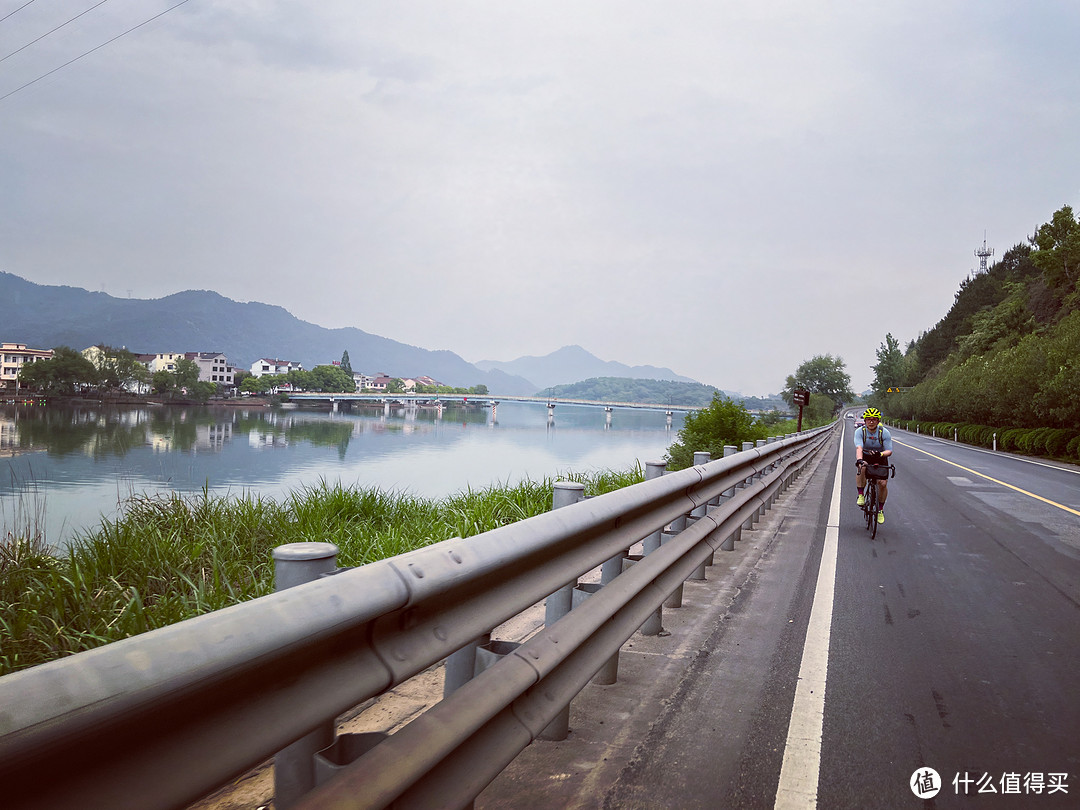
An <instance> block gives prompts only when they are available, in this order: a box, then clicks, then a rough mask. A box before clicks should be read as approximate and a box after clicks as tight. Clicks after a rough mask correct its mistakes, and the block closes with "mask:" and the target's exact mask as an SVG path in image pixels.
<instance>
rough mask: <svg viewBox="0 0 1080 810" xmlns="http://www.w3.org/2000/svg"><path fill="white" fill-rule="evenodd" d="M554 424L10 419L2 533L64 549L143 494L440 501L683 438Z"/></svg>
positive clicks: (95, 415) (620, 414) (555, 419)
mask: <svg viewBox="0 0 1080 810" xmlns="http://www.w3.org/2000/svg"><path fill="white" fill-rule="evenodd" d="M545 411H546V408H545V406H544V405H542V404H538V405H531V404H524V403H501V404H500V405H499V406H498V408H497V409H495V410H494V411H493V410H492V409H491V408H490V407H486V406H485V407H477V406H473V407H468V408H462V407H460V406H445V405H444V406H443V407H442V408H438V409H436V408H418V407H415V406H412V407H401V406H392V407H384V406H382V405H376V406H374V407H368V408H363V409H357V410H353V411H349V412H331V411H328V410H307V409H266V408H244V407H241V408H230V407H213V406H210V407H198V408H188V407H169V406H140V407H136V408H118V407H113V406H107V405H70V406H55V405H50V406H47V407H46V406H40V405H37V406H29V405H10V404H9V405H2V406H0V472H2V473H5V474H0V529H2V530H3V531H4V532H5V533H6V532H7V531H8V530H11V529H12V528H18V527H19V523H20V521H21V520H23V519H24V518H19V519H16V518H15V517H14V515H15V513H16V512H19V511H21V512H22V513H24V514H25V513H27V512H29V513H32V514H35V515H37V516H38V518H37V519H39V520H40V519H41V518H40V515H42V514H44V515H45V516H46V518H45V522H46V523H47V524H48V525H47V527H46V531H47V534H48V535H49V537H50V539H51V540H53V542H56V536H57V534H58V533H59V534H68V533H70V532H71V531H72V530H73V529H78V528H82V527H87V526H89V525H92V524H94V523H96V522H97V520H99V519H100V518H101V517H103V516H104V517H108V516H111V515H112V514H115V512H116V509H117V507H118V505H119V504H122V503H123V501H124V500H125V499H126V498H127V497H128V496H130V495H131V494H136V493H138V494H142V493H155V492H168V491H179V492H198V491H201V490H204V489H205V490H207V491H209V492H213V493H225V492H229V493H233V494H241V493H253V494H258V495H262V496H266V497H273V498H280V497H283V496H284V495H286V494H287V493H288V492H290V491H293V490H295V489H298V488H301V487H303V486H305V485H312V484H316V483H318V482H319V481H320V480H328V481H331V482H335V481H339V480H340V481H341V482H342V483H344V484H346V485H353V484H357V485H361V486H378V487H381V488H383V489H386V490H400V491H405V490H407V491H410V492H413V493H414V494H419V495H425V496H431V497H439V496H442V495H446V494H450V493H452V492H458V491H461V490H463V489H465V488H467V487H473V488H483V487H486V486H488V485H491V484H497V483H514V482H516V481H518V480H521V479H522V478H524V477H533V478H542V477H544V476H552V475H557V474H558V473H559V472H560V471H566V470H570V469H574V470H582V471H585V470H591V469H602V468H619V469H622V468H626V467H629V466H631V465H632V464H634V463H635V461H641V462H642V463H644V461H646V460H653V459H656V458H660V457H662V456H663V453H664V450H665V449H666V448H667V446H668V445H669V444H670V443H671V441H672V440H673V438H674V436H673V432H674V431H677V430H678V428H679V427H680V426H681V424H682V416H681V415H677V416H676V419H675V423H674V425H667V424H666V417H665V415H664V413H663V412H662V411H634V410H619V409H617V410H615V411H614V413H605V411H604V410H603V409H602V408H587V407H578V406H570V405H563V404H560V405H559V408H558V412H557V413H556V414H554V415H553V414H551V413H550V412H548V413H546V412H545ZM609 417H610V418H609ZM5 468H6V469H5ZM28 499H29V500H31V501H33V503H31V504H30V505H29V506H28V505H27V503H26V501H27V500H28ZM41 501H44V502H45V505H44V506H42V505H41V503H40V502H41Z"/></svg>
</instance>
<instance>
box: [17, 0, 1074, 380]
mask: <svg viewBox="0 0 1080 810" xmlns="http://www.w3.org/2000/svg"><path fill="white" fill-rule="evenodd" d="M178 2H180V0H108V2H101V0H78V2H76V0H31V2H30V3H29V4H27V3H26V0H0V18H2V19H0V270H2V271H6V272H9V273H13V274H15V275H18V276H21V277H23V278H26V279H28V280H30V281H33V282H35V283H38V284H48V285H70V286H76V287H82V288H85V289H89V290H93V291H104V292H107V293H109V294H110V295H114V296H117V297H130V298H145V299H150V298H161V297H163V296H166V295H170V294H172V293H175V292H180V291H183V290H189V289H205V290H214V291H216V292H218V293H220V294H222V295H224V296H226V297H228V298H232V299H234V300H237V301H259V302H263V303H267V304H274V305H278V306H282V307H284V308H285V309H287V310H289V311H290V312H291V313H292V314H293V315H295V316H296V317H298V318H300V319H302V320H305V321H309V322H312V323H316V324H318V325H320V326H324V327H328V328H337V327H357V328H360V329H363V330H364V331H367V332H370V333H374V334H377V335H381V336H383V337H388V338H392V339H394V340H398V341H402V342H404V343H408V344H411V345H416V346H421V347H424V348H427V349H449V350H451V351H453V352H456V353H457V354H459V355H461V356H462V357H464V358H465V359H466V360H469V361H471V362H477V361H480V360H504V361H506V360H513V359H515V358H517V357H520V356H523V355H545V354H548V353H549V352H552V351H554V350H556V349H558V348H560V347H562V346H566V345H572V344H577V345H580V346H582V347H584V348H585V349H587V350H588V351H590V352H592V353H593V354H595V355H596V356H598V357H600V358H602V359H604V360H616V361H619V362H622V363H626V364H628V365H643V364H648V365H655V366H663V367H668V368H671V369H673V370H674V371H676V372H677V373H679V374H682V375H685V376H688V377H692V378H694V379H696V380H698V381H700V382H703V383H707V384H709V385H715V386H717V387H719V388H722V389H725V390H731V391H739V392H741V393H743V394H746V395H764V394H768V393H775V392H777V391H779V390H781V389H782V388H783V386H784V383H785V380H786V377H787V376H788V375H789V374H792V373H794V372H795V370H796V369H797V368H798V366H799V365H800V364H801V363H803V362H804V361H806V360H808V359H810V358H812V357H814V356H816V355H822V354H829V355H832V356H834V357H840V358H842V360H843V361H844V364H845V368H846V370H847V372H848V373H849V374H850V375H851V379H852V387H853V388H854V390H855V391H861V390H863V389H865V388H867V387H868V386H869V384H870V383H871V382H872V380H873V370H872V366H873V364H874V363H875V362H876V361H877V357H876V352H877V350H878V348H879V347H880V346H881V345H882V343H883V342H884V338H885V335H886V333H890V334H892V335H893V336H894V337H896V338H897V339H898V340H899V341H900V343H901V346H906V344H907V343H908V342H909V341H911V340H913V339H915V338H916V337H918V335H919V334H920V333H922V332H924V331H926V330H928V329H930V328H931V327H933V326H934V324H935V323H936V322H937V321H938V320H939V319H940V318H942V317H943V316H944V315H945V314H946V312H947V311H948V309H949V307H950V306H951V304H952V301H953V294H954V293H955V292H956V290H957V289H958V287H959V285H960V283H961V282H962V281H963V280H964V279H965V278H966V277H967V276H968V275H969V274H971V273H972V272H973V271H974V270H975V269H976V268H977V267H978V262H979V260H978V259H977V258H976V257H975V255H974V251H975V249H977V248H980V247H981V246H982V244H983V240H984V238H985V240H986V243H987V245H988V246H989V247H992V248H993V249H994V250H995V255H994V258H993V259H992V260H991V261H993V260H995V259H996V258H997V257H1000V256H1001V254H1003V253H1004V252H1005V251H1006V250H1008V249H1009V248H1010V247H1012V246H1014V245H1016V244H1019V243H1021V242H1023V241H1025V240H1026V239H1027V237H1028V236H1029V235H1031V234H1032V233H1033V232H1034V231H1035V229H1036V227H1037V226H1038V225H1039V224H1041V223H1044V222H1047V221H1049V219H1050V218H1051V216H1052V215H1053V212H1054V211H1056V210H1058V209H1059V208H1061V207H1062V206H1063V205H1066V204H1068V205H1072V206H1073V207H1074V208H1076V209H1077V210H1080V64H1078V62H1077V59H1076V53H1077V42H1080V3H1077V2H1075V0H1060V1H1055V0H1032V2H1030V3H1016V2H1015V1H1014V0H977V1H976V0H969V1H968V2H960V1H959V0H902V1H901V0H881V1H880V2H874V3H866V2H854V0H851V1H850V2H849V1H848V0H820V1H819V2H813V3H808V2H806V0H797V1H796V0H746V1H745V2H743V1H742V0H739V1H738V2H731V1H729V0H707V1H705V2H699V1H697V0H675V1H674V2H670V3H659V2H655V1H654V2H641V1H640V0H617V2H616V1H615V0H612V1H610V2H609V1H608V0H574V2H565V1H564V0H549V2H544V3H538V2H529V3H526V2H509V1H508V0H500V1H499V2H496V1H495V0H458V2H452V3H451V2H412V1H411V0H394V1H393V2H385V1H384V0H367V1H366V2H362V3H357V2H356V1H355V0H319V2H317V3H298V2H295V0H290V1H288V2H286V0H281V1H280V2H278V0H228V2H225V0H186V2H180V4H179V5H177V3H178ZM95 6H96V7H95ZM173 6H176V7H175V8H171V7H173ZM170 8H171V10H168V9H170ZM84 11H85V13H83V14H82V15H81V16H79V17H78V18H77V19H74V20H73V21H71V22H68V21H69V20H72V18H73V17H75V15H76V14H79V13H81V12H84ZM163 12H164V13H163ZM159 15H160V16H159ZM64 23H67V24H64ZM62 24H63V25H62ZM60 26H62V27H60ZM54 29H56V30H54ZM50 32H51V33H50ZM39 37H41V38H40V39H38V38H39ZM34 40H37V41H36V42H35V41H34ZM72 60H75V61H72ZM69 62H70V64H67V63H69ZM65 65H66V66H65ZM58 68H59V69H58ZM0 331H2V329H0ZM2 339H3V340H18V336H17V335H2ZM353 364H354V366H357V367H358V368H362V359H361V360H360V363H357V360H356V359H353ZM391 373H392V372H391Z"/></svg>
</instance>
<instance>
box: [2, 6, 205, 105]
mask: <svg viewBox="0 0 1080 810" xmlns="http://www.w3.org/2000/svg"><path fill="white" fill-rule="evenodd" d="M31 2H32V0H31ZM102 2H104V0H102ZM187 2H188V0H180V2H179V3H177V4H176V5H174V6H169V7H168V8H167V9H165V10H164V11H162V12H161V13H160V14H155V15H154V16H153V17H151V18H150V19H149V20H144V21H143V22H141V23H139V24H138V25H134V26H132V27H131V28H129V29H128V30H127V31H124V32H123V33H121V34H117V35H116V36H115V37H113V38H112V39H110V40H106V41H105V42H102V43H101V44H100V45H97V46H95V47H93V48H91V49H90V50H88V51H86V53H81V54H79V55H78V56H76V57H75V58H74V59H69V60H68V61H67V62H64V64H62V65H60V67H55V68H53V69H52V70H50V71H49V72H48V73H43V74H42V75H40V76H38V77H37V78H36V79H33V80H31V81H28V82H27V83H26V84H24V85H22V86H21V87H16V88H15V89H14V90H12V91H11V92H10V93H6V94H4V95H2V96H0V101H3V100H4V99H6V98H10V97H11V96H13V95H15V94H16V93H18V92H19V91H20V90H25V89H26V88H27V87H29V86H30V85H32V84H37V83H38V82H40V81H41V80H42V79H46V78H48V77H49V76H52V75H53V74H54V73H56V72H57V71H59V70H63V69H64V68H66V67H67V66H68V65H71V64H74V63H75V62H78V61H79V60H80V59H82V58H83V57H84V56H89V55H90V54H92V53H93V52H94V51H100V50H101V49H102V48H104V47H105V46H106V45H110V44H112V43H113V42H116V40H118V39H120V37H125V36H127V35H128V34H130V33H131V32H132V31H135V30H138V29H139V28H142V27H143V26H144V25H147V24H148V23H152V22H153V21H154V20H156V19H158V18H159V17H164V16H165V15H166V14H168V13H169V12H170V11H172V10H173V9H176V8H180V6H182V5H184V4H185V3H187ZM98 5H101V3H99V4H98ZM16 10H18V9H16Z"/></svg>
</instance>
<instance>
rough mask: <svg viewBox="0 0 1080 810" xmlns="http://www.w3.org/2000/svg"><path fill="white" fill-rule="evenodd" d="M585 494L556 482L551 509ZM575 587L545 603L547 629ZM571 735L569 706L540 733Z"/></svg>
mask: <svg viewBox="0 0 1080 810" xmlns="http://www.w3.org/2000/svg"><path fill="white" fill-rule="evenodd" d="M553 407H554V406H553V405H549V406H548V408H549V409H550V408H553ZM549 413H550V411H549ZM548 418H549V419H550V418H551V417H550V416H549V417H548ZM584 494H585V485H584V484H579V483H577V482H576V481H556V482H555V487H554V491H553V492H552V495H551V508H552V509H562V508H563V507H564V506H571V505H572V504H575V503H577V502H578V501H579V500H581V497H582V496H583V495H584ZM575 585H577V580H574V581H573V582H570V583H568V584H566V585H564V586H563V587H561V588H559V590H557V591H555V593H553V594H552V595H551V596H549V597H548V598H547V601H545V603H544V626H545V627H551V625H553V624H555V622H557V621H558V620H559V619H561V618H562V617H563V616H565V615H566V614H567V613H569V612H570V609H571V608H572V607H573V600H574V586H575ZM569 734H570V707H569V706H567V707H566V708H565V709H563V710H562V711H561V712H559V714H558V715H556V717H555V718H554V719H553V720H552V721H551V722H550V723H548V725H547V727H546V728H544V730H543V731H541V732H540V738H541V739H543V740H565V739H566V737H567V735H569Z"/></svg>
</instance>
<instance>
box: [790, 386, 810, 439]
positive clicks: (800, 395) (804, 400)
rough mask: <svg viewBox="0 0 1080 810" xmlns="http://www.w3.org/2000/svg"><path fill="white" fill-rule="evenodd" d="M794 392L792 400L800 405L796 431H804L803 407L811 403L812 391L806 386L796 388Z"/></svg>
mask: <svg viewBox="0 0 1080 810" xmlns="http://www.w3.org/2000/svg"><path fill="white" fill-rule="evenodd" d="M791 393H792V397H791V399H792V401H793V402H794V403H795V404H796V405H798V406H799V424H798V427H796V428H795V430H796V432H798V433H802V409H803V405H809V404H810V392H809V391H807V390H806V389H805V388H796V389H795V390H794V391H792V392H791Z"/></svg>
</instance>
